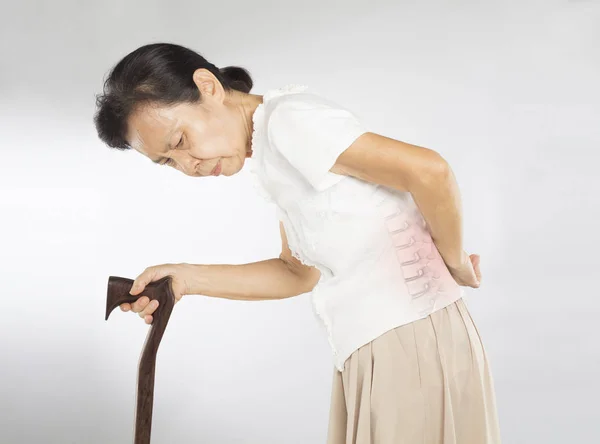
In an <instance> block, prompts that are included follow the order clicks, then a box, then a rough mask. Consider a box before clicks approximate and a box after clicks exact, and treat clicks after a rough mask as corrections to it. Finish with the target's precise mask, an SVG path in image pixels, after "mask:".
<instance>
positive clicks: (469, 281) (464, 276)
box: [448, 253, 481, 288]
mask: <svg viewBox="0 0 600 444" xmlns="http://www.w3.org/2000/svg"><path fill="white" fill-rule="evenodd" d="M480 260H481V259H480V257H479V255H478V254H471V255H469V256H467V253H464V259H463V263H462V264H461V265H459V266H456V267H450V266H448V270H449V271H450V274H451V275H452V277H453V278H454V280H455V281H456V282H457V283H458V285H461V286H463V287H473V288H479V286H480V285H481V270H480V269H479V263H480Z"/></svg>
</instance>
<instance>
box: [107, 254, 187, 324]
mask: <svg viewBox="0 0 600 444" xmlns="http://www.w3.org/2000/svg"><path fill="white" fill-rule="evenodd" d="M165 276H171V288H172V289H173V295H174V296H175V303H177V302H179V300H180V299H181V298H182V297H183V296H184V295H186V294H190V293H189V288H190V283H191V279H192V277H193V265H191V264H185V263H182V264H162V265H154V266H152V267H148V268H146V269H145V270H144V271H143V272H142V273H141V274H140V275H139V276H138V277H137V278H135V280H134V282H133V285H132V286H131V290H130V291H129V293H130V294H132V295H138V294H140V293H142V292H143V290H144V288H146V285H148V284H149V283H150V282H154V281H157V280H159V279H162V278H163V277H165ZM119 307H120V308H121V310H122V311H129V310H131V311H132V312H134V313H137V314H138V315H139V316H140V318H142V319H144V321H145V322H146V324H152V319H153V318H152V313H154V312H155V311H156V309H157V308H158V301H157V300H156V299H154V300H152V301H150V299H149V298H148V297H147V296H141V297H140V298H138V300H137V301H135V302H134V303H132V304H129V303H123V304H121V305H120V306H119Z"/></svg>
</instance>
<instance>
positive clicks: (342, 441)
mask: <svg viewBox="0 0 600 444" xmlns="http://www.w3.org/2000/svg"><path fill="white" fill-rule="evenodd" d="M498 443H500V431H499V427H498V417H497V413H496V400H495V395H494V387H493V380H492V376H491V372H490V366H489V362H488V359H487V357H486V353H485V350H484V348H483V344H482V342H481V338H480V336H479V332H478V331H477V328H476V327H475V324H474V323H473V319H472V318H471V315H470V314H469V311H468V310H467V306H466V305H465V302H464V301H463V300H462V299H459V300H458V301H457V302H455V303H453V304H451V305H449V306H448V307H446V308H442V309H440V310H438V311H436V312H434V313H432V314H431V315H429V316H428V317H426V318H424V319H420V320H418V321H415V322H412V323H410V324H406V325H402V326H400V327H397V328H395V329H393V330H390V331H388V332H386V333H385V334H383V335H381V336H379V337H377V338H376V339H374V340H373V341H371V342H370V343H368V344H366V345H364V346H362V347H360V348H359V349H358V350H356V351H355V352H354V353H353V354H352V355H350V357H349V358H348V360H346V362H345V364H344V371H343V372H339V371H338V370H337V369H335V368H334V374H333V385H332V393H331V407H330V414H329V430H328V435H327V444H498Z"/></svg>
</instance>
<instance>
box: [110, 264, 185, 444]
mask: <svg viewBox="0 0 600 444" xmlns="http://www.w3.org/2000/svg"><path fill="white" fill-rule="evenodd" d="M133 282H134V281H133V279H127V278H123V277H118V276H110V277H109V278H108V292H107V295H106V317H105V318H104V320H108V316H109V315H110V313H111V311H113V310H114V309H115V308H116V307H118V306H119V305H121V304H123V303H125V302H128V303H132V302H135V301H137V300H138V298H140V297H142V296H148V298H149V299H150V300H153V299H157V300H158V303H159V305H158V308H157V309H156V311H155V312H154V313H153V314H152V318H153V319H152V324H151V326H150V331H149V332H148V335H147V336H146V342H145V344H144V348H143V350H142V355H141V357H140V361H139V364H138V380H137V407H136V412H135V439H134V444H150V431H151V429H152V402H153V400H154V367H155V364H156V352H157V351H158V346H159V345H160V340H161V339H162V336H163V333H164V332H165V329H166V328H167V323H168V322H169V317H170V316H171V312H172V311H173V306H174V305H175V296H174V295H173V289H172V288H171V276H166V277H164V278H162V279H159V280H157V281H155V282H151V283H149V284H148V285H146V287H145V288H144V291H143V292H142V293H143V294H140V295H138V296H134V295H131V294H129V290H131V287H132V286H133Z"/></svg>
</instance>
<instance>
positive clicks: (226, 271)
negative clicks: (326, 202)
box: [120, 222, 321, 324]
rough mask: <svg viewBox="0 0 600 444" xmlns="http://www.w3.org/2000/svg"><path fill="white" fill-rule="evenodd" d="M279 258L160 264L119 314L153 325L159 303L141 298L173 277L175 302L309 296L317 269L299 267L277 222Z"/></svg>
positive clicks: (148, 273) (138, 281) (144, 275)
mask: <svg viewBox="0 0 600 444" xmlns="http://www.w3.org/2000/svg"><path fill="white" fill-rule="evenodd" d="M279 231H280V234H281V244H282V248H281V254H280V255H279V257H278V258H273V259H267V260H264V261H259V262H252V263H249V264H241V265H229V264H214V265H204V264H187V263H182V264H163V265H156V266H152V267H148V268H146V270H144V272H143V273H142V274H140V275H139V276H138V277H137V278H136V279H135V281H134V283H133V286H132V288H131V291H130V293H131V294H133V295H138V294H139V295H140V297H139V298H138V299H137V300H136V301H135V302H134V303H133V304H128V303H124V304H121V305H120V307H121V310H123V311H129V310H131V311H133V312H134V313H138V315H139V316H140V317H141V318H142V319H144V320H145V322H146V323H147V324H150V323H152V313H154V311H156V309H157V308H158V301H152V302H150V300H149V299H148V297H146V296H143V294H144V288H145V287H146V285H148V284H149V283H150V282H154V281H156V280H158V279H160V278H162V277H164V276H167V275H171V276H173V281H172V288H173V292H174V294H175V299H176V300H175V302H178V301H179V300H180V299H181V298H182V297H183V296H184V295H187V294H200V295H204V296H213V297H218V298H226V299H236V300H244V301H264V300H273V299H284V298H289V297H292V296H297V295H299V294H303V293H308V292H309V291H311V290H312V289H313V288H314V286H315V285H316V284H317V282H318V281H319V278H320V276H321V273H320V271H319V270H318V269H316V268H314V267H310V266H308V265H304V264H302V263H301V262H300V261H298V260H297V259H296V258H295V257H294V256H293V255H292V253H291V251H290V249H289V246H288V241H287V236H286V234H285V229H284V228H283V224H282V223H281V222H279Z"/></svg>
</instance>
